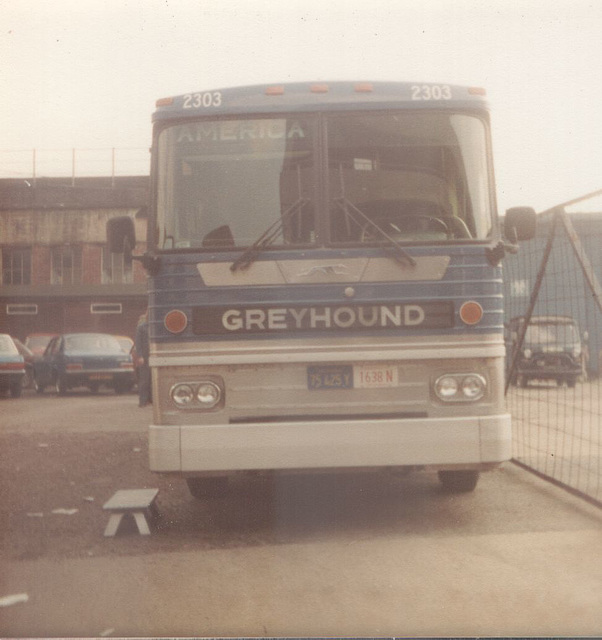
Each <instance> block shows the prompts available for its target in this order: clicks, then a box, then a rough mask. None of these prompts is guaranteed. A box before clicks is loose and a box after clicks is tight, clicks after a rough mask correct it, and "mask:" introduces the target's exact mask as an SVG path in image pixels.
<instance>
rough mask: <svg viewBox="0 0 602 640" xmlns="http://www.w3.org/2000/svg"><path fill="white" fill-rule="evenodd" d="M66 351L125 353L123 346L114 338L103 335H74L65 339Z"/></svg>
mask: <svg viewBox="0 0 602 640" xmlns="http://www.w3.org/2000/svg"><path fill="white" fill-rule="evenodd" d="M65 351H82V352H85V353H98V354H116V353H123V349H122V348H121V345H120V344H119V342H117V340H116V339H115V338H114V337H113V336H109V335H102V334H84V335H77V336H76V335H72V336H67V337H66V338H65Z"/></svg>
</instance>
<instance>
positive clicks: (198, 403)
mask: <svg viewBox="0 0 602 640" xmlns="http://www.w3.org/2000/svg"><path fill="white" fill-rule="evenodd" d="M170 395H171V399H172V400H173V401H174V404H175V405H176V406H177V407H179V408H180V409H213V408H214V407H216V406H217V405H218V404H219V402H220V400H221V399H222V390H221V387H220V386H219V385H218V384H216V383H215V382H212V381H210V380H205V381H203V382H180V383H178V384H174V386H173V387H172V388H171V391H170Z"/></svg>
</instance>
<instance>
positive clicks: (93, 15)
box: [0, 0, 602, 211]
mask: <svg viewBox="0 0 602 640" xmlns="http://www.w3.org/2000/svg"><path fill="white" fill-rule="evenodd" d="M0 24H1V25H2V34H1V39H0V65H1V66H0V73H1V76H0V90H1V93H2V100H1V101H0V122H2V125H3V126H2V137H1V139H0V140H1V142H0V174H1V175H3V176H8V175H14V174H16V173H17V171H16V169H17V166H16V164H11V162H10V158H14V157H15V156H14V153H13V152H14V150H23V152H25V150H31V149H34V148H36V149H39V150H41V151H40V154H42V153H43V150H49V149H70V148H76V149H110V148H112V147H116V148H118V149H120V148H133V149H146V148H148V146H149V145H150V134H151V128H150V115H151V113H152V111H153V110H154V104H155V100H156V99H157V98H160V97H164V96H169V95H175V94H181V93H186V92H189V91H199V90H203V89H217V88H225V87H229V86H235V85H245V84H255V83H263V82H267V83H278V82H285V81H294V80H338V79H343V80H344V79H352V80H400V81H404V80H407V81H412V82H414V81H428V82H445V83H452V84H467V85H476V86H482V87H485V88H486V89H487V94H488V96H489V100H490V103H491V107H492V119H493V143H494V158H495V166H496V174H497V194H498V202H499V206H500V210H502V211H503V210H504V209H506V208H507V207H510V206H516V205H530V206H533V207H535V208H536V209H537V210H538V211H541V210H543V209H546V208H548V207H551V206H553V205H555V204H557V203H559V202H563V201H566V200H569V199H572V198H575V197H577V196H580V195H582V194H584V193H587V192H590V191H594V190H596V189H600V188H602V1H600V0H588V1H586V0H542V1H539V0H525V1H522V2H520V1H518V0H416V1H414V0H361V1H360V0H95V1H92V0H0ZM9 151H10V152H11V153H12V155H11V153H8V152H9ZM27 153H28V155H27V157H29V152H27ZM47 153H48V152H47ZM57 157H58V154H57ZM107 170H110V165H109V164H108V163H107ZM18 171H21V168H18ZM63 173H64V167H63Z"/></svg>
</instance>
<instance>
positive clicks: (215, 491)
mask: <svg viewBox="0 0 602 640" xmlns="http://www.w3.org/2000/svg"><path fill="white" fill-rule="evenodd" d="M186 484H187V485H188V490H189V491H190V494H191V495H192V496H193V497H195V498H197V499H198V500H202V499H203V498H221V497H222V496H224V495H225V494H226V492H227V490H228V478H226V477H221V476H220V477H218V478H186Z"/></svg>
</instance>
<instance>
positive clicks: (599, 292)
mask: <svg viewBox="0 0 602 640" xmlns="http://www.w3.org/2000/svg"><path fill="white" fill-rule="evenodd" d="M560 219H561V220H562V224H563V225H564V229H565V231H566V234H567V236H568V237H569V241H570V244H571V246H572V247H573V251H574V252H575V255H576V256H577V262H579V265H580V267H581V270H582V271H583V275H584V276H585V280H586V281H587V284H588V286H589V288H590V289H591V291H592V295H593V297H594V302H595V303H596V305H597V307H598V309H600V312H601V313H602V287H600V283H599V282H598V278H596V273H595V272H594V270H593V268H592V265H591V262H590V261H589V258H588V257H587V254H586V253H585V251H584V249H583V245H582V244H581V240H580V239H579V236H578V235H577V232H576V231H575V227H573V223H572V222H571V220H570V218H569V216H568V214H567V212H566V211H562V212H560Z"/></svg>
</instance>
